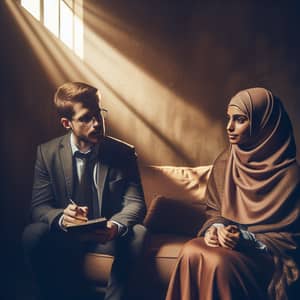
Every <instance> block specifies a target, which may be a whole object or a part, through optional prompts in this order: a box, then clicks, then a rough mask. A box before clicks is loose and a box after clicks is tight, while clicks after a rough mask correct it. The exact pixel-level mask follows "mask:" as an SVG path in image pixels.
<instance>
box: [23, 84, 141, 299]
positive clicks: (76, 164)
mask: <svg viewBox="0 0 300 300" xmlns="http://www.w3.org/2000/svg"><path fill="white" fill-rule="evenodd" d="M100 100H101V97H100V94H99V92H98V90H97V89H96V88H94V87H92V86H90V85H87V84H85V83H80V82H70V83H65V84H63V85H62V86H60V87H59V88H58V89H57V91H56V93H55V97H54V104H55V107H56V109H57V112H58V115H59V118H60V122H61V124H62V126H63V127H64V128H66V129H67V130H68V131H69V132H68V133H67V134H66V135H64V136H62V137H59V138H56V139H54V140H51V141H50V142H48V143H45V144H42V145H40V146H38V150H37V159H36V163H35V172H34V182H33V192H32V209H31V216H32V224H30V225H29V226H27V228H26V229H25V231H24V234H23V243H24V249H25V254H26V256H27V257H28V259H29V262H30V263H31V266H32V269H33V271H34V273H35V275H36V281H37V283H38V285H39V287H40V293H41V296H42V299H64V300H66V299H87V300H88V299H89V298H88V294H87V290H86V285H85V283H86V282H85V280H84V277H83V276H82V272H80V271H81V269H80V268H81V263H82V258H83V255H84V253H86V252H87V251H91V250H92V251H99V252H101V253H105V254H112V255H114V256H115V260H114V263H113V267H112V271H111V276H110V279H109V282H108V287H107V292H106V296H105V299H131V298H129V297H131V296H129V289H128V283H129V279H130V276H131V272H130V270H134V266H135V265H137V264H138V259H139V258H140V257H141V253H142V249H143V244H144V240H145V235H146V230H145V228H144V227H143V226H142V225H140V224H141V222H142V221H143V218H144V216H145V213H146V207H145V202H144V196H143V189H142V185H141V180H140V176H139V171H138V167H137V162H136V155H135V151H134V148H133V147H132V146H131V145H128V144H125V143H124V142H121V141H119V140H116V139H114V138H112V137H108V136H106V135H105V125H104V119H103V111H104V109H102V108H101V106H100ZM100 216H101V217H105V218H107V220H108V221H107V225H106V228H104V229H97V230H95V231H93V232H89V233H82V234H71V232H68V226H69V225H72V224H80V223H84V222H86V221H87V220H88V219H94V218H97V217H100ZM99 272H101V270H99Z"/></svg>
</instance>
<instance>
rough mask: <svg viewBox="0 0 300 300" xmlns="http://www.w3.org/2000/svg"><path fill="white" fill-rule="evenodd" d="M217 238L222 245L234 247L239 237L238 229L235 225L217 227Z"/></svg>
mask: <svg viewBox="0 0 300 300" xmlns="http://www.w3.org/2000/svg"><path fill="white" fill-rule="evenodd" d="M217 230H218V240H219V243H220V245H221V246H222V247H224V248H227V249H234V248H235V246H236V245H237V243H238V241H239V239H240V235H241V233H240V231H239V229H238V227H237V226H236V225H228V226H226V227H218V229H217Z"/></svg>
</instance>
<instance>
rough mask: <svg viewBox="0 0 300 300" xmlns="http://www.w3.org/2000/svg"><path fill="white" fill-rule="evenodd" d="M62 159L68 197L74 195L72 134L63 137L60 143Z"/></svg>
mask: <svg viewBox="0 0 300 300" xmlns="http://www.w3.org/2000/svg"><path fill="white" fill-rule="evenodd" d="M60 161H61V165H62V169H63V174H64V179H65V183H66V189H67V194H68V197H69V198H71V197H72V192H73V157H72V150H71V145H70V134H67V135H65V136H64V137H63V139H62V141H61V144H60Z"/></svg>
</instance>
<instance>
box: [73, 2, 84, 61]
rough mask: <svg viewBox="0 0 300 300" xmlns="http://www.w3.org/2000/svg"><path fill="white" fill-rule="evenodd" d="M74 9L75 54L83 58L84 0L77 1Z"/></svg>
mask: <svg viewBox="0 0 300 300" xmlns="http://www.w3.org/2000/svg"><path fill="white" fill-rule="evenodd" d="M74 4H75V7H74V18H75V19H74V52H75V53H76V54H77V55H78V56H79V57H80V58H83V23H82V20H83V5H82V0H75V3H74Z"/></svg>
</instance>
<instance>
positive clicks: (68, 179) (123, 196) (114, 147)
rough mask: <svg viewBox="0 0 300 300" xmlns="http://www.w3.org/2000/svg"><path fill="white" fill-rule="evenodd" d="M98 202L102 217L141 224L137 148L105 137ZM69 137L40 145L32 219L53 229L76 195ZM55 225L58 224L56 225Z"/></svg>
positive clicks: (101, 158)
mask: <svg viewBox="0 0 300 300" xmlns="http://www.w3.org/2000/svg"><path fill="white" fill-rule="evenodd" d="M99 162H100V169H99V181H98V199H99V205H100V207H101V212H102V216H105V217H106V218H108V219H112V220H114V221H117V222H119V223H121V224H123V225H125V226H132V225H134V224H136V223H141V222H142V220H143V218H144V216H145V213H146V206H145V201H144V194H143V189H142V185H141V180H140V175H139V171H138V166H137V162H136V154H135V151H134V148H133V147H132V146H130V145H128V144H126V143H124V142H121V141H119V140H116V139H114V138H111V137H105V139H104V140H103V142H101V145H100V151H99ZM73 168H75V166H74V165H73V158H72V151H71V145H70V134H66V135H64V136H62V137H59V138H56V139H54V140H51V141H49V142H47V143H45V144H42V145H39V146H38V149H37V159H36V163H35V171H34V182H33V191H32V206H31V216H32V220H33V222H45V223H48V224H49V226H50V227H51V226H52V225H53V222H54V223H56V221H55V220H58V218H59V216H60V215H61V214H62V213H63V209H64V208H65V207H66V206H67V205H68V204H69V203H70V202H69V199H70V198H72V191H73V181H74V179H73V177H74V176H73V174H74V172H73ZM54 225H55V224H54Z"/></svg>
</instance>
